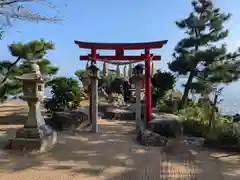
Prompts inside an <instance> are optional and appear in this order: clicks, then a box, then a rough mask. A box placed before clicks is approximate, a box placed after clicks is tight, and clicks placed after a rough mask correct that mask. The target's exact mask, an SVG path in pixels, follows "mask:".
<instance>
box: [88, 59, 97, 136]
mask: <svg viewBox="0 0 240 180" xmlns="http://www.w3.org/2000/svg"><path fill="white" fill-rule="evenodd" d="M88 70H89V77H90V79H91V85H90V90H91V92H90V93H91V99H90V113H89V118H90V121H91V122H92V132H94V133H97V132H98V102H97V101H98V79H99V68H98V67H97V66H96V65H94V64H92V65H90V66H89V67H88Z"/></svg>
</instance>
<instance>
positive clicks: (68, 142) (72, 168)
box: [0, 108, 240, 180]
mask: <svg viewBox="0 0 240 180" xmlns="http://www.w3.org/2000/svg"><path fill="white" fill-rule="evenodd" d="M0 111H1V108H0ZM0 122H1V118H0ZM18 127H19V125H18V126H14V125H4V126H0V146H3V144H4V141H6V137H7V136H11V135H13V134H14V131H15V129H16V128H18ZM100 128H101V129H100V131H101V132H100V133H99V134H87V133H85V134H75V135H71V133H68V132H62V133H59V138H58V143H57V145H56V147H55V148H54V149H53V150H52V151H51V152H48V153H45V154H42V155H37V156H36V155H30V154H26V153H13V152H6V151H3V150H0V180H10V179H16V180H28V179H29V180H56V179H59V180H66V179H68V180H70V179H73V180H74V179H84V180H130V179H133V180H159V179H160V180H169V179H170V180H171V179H173V180H180V179H182V180H213V179H219V180H225V179H226V180H237V179H240V156H238V155H235V157H234V158H233V159H231V160H230V161H229V160H226V159H227V158H228V157H227V156H229V154H219V153H216V152H213V151H210V150H202V149H199V148H197V147H194V146H191V145H189V146H187V145H186V144H183V143H181V142H180V141H177V140H176V141H175V142H171V143H169V145H168V146H167V147H165V148H159V147H158V148H149V147H144V146H140V145H138V144H137V143H135V142H134V140H133V139H134V135H133V133H132V132H133V130H134V123H131V122H124V121H114V122H112V121H102V123H101V125H100ZM229 157H231V156H229ZM224 158H225V159H224ZM238 158H239V159H238Z"/></svg>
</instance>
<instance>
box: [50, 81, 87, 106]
mask: <svg viewBox="0 0 240 180" xmlns="http://www.w3.org/2000/svg"><path fill="white" fill-rule="evenodd" d="M47 85H48V86H50V87H51V88H52V91H51V92H52V95H53V97H52V99H51V100H50V101H48V109H50V110H51V111H58V110H64V109H69V108H76V107H77V106H78V105H79V102H80V101H81V99H82V96H83V94H82V92H81V89H80V88H79V86H78V81H77V80H74V79H72V78H66V77H57V78H55V79H53V80H51V81H49V82H48V83H47Z"/></svg>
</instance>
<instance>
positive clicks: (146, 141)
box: [137, 129, 167, 146]
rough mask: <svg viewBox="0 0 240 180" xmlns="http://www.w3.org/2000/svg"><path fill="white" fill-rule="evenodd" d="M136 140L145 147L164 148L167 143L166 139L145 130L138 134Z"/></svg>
mask: <svg viewBox="0 0 240 180" xmlns="http://www.w3.org/2000/svg"><path fill="white" fill-rule="evenodd" d="M137 140H138V141H139V142H140V144H141V145H145V146H165V145H166V143H167V138H165V137H163V136H161V135H159V134H157V133H154V132H152V131H150V130H147V129H143V130H141V131H140V132H139V134H138V136H137Z"/></svg>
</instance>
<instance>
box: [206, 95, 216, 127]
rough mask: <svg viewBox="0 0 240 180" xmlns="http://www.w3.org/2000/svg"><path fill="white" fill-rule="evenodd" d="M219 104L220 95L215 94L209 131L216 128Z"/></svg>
mask: <svg viewBox="0 0 240 180" xmlns="http://www.w3.org/2000/svg"><path fill="white" fill-rule="evenodd" d="M217 102H218V95H217V94H215V95H214V100H213V105H212V106H211V118H210V121H209V124H208V125H209V129H211V128H214V127H215V119H216V106H217Z"/></svg>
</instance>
